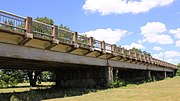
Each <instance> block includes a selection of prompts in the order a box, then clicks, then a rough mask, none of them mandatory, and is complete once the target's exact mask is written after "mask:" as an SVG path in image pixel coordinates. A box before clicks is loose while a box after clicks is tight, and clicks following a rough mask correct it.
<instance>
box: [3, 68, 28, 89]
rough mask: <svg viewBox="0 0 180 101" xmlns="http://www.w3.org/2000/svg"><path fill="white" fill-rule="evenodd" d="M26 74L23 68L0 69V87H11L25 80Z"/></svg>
mask: <svg viewBox="0 0 180 101" xmlns="http://www.w3.org/2000/svg"><path fill="white" fill-rule="evenodd" d="M25 75H26V74H25V73H24V71H23V70H5V69H2V70H0V88H2V87H13V86H15V85H17V83H22V82H24V81H25V80H26V76H25Z"/></svg>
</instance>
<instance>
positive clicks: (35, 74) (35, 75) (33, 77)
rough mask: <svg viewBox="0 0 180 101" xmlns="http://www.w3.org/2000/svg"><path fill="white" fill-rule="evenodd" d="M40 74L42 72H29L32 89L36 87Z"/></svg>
mask: <svg viewBox="0 0 180 101" xmlns="http://www.w3.org/2000/svg"><path fill="white" fill-rule="evenodd" d="M40 73H41V72H40V71H28V76H29V82H30V86H32V87H35V86H36V81H37V78H38V76H39V75H40Z"/></svg>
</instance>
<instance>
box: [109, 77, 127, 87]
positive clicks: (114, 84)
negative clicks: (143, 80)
mask: <svg viewBox="0 0 180 101" xmlns="http://www.w3.org/2000/svg"><path fill="white" fill-rule="evenodd" d="M126 85H127V84H126V82H125V81H124V80H119V79H115V80H114V81H113V82H112V83H110V85H109V86H110V88H118V87H122V86H126Z"/></svg>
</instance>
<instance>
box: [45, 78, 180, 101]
mask: <svg viewBox="0 0 180 101" xmlns="http://www.w3.org/2000/svg"><path fill="white" fill-rule="evenodd" d="M44 101H180V77H174V78H168V79H165V80H162V81H157V82H151V83H145V84H141V85H130V86H127V87H122V88H113V89H107V90H102V91H98V92H92V93H88V94H84V95H82V96H74V97H65V98H56V99H49V100H44Z"/></svg>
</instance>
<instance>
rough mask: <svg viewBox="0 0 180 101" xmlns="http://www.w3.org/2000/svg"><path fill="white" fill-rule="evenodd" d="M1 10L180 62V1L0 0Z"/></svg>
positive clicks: (172, 61)
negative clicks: (39, 18)
mask: <svg viewBox="0 0 180 101" xmlns="http://www.w3.org/2000/svg"><path fill="white" fill-rule="evenodd" d="M0 9H1V10H5V11H8V12H11V13H15V14H18V15H21V16H31V17H33V18H36V17H44V16H47V17H49V18H52V19H53V20H54V21H55V24H56V25H60V24H64V25H67V26H69V27H70V28H71V29H72V30H74V31H77V32H79V33H84V34H87V35H88V36H92V37H95V38H96V39H98V40H101V41H102V40H104V41H105V42H107V43H110V44H117V45H118V46H123V47H125V48H128V49H129V48H132V47H136V48H139V49H142V50H145V51H147V52H150V53H151V54H152V55H153V57H155V58H158V59H161V60H165V61H167V62H171V63H174V64H177V63H180V0H10V1H7V0H1V1H0Z"/></svg>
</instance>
